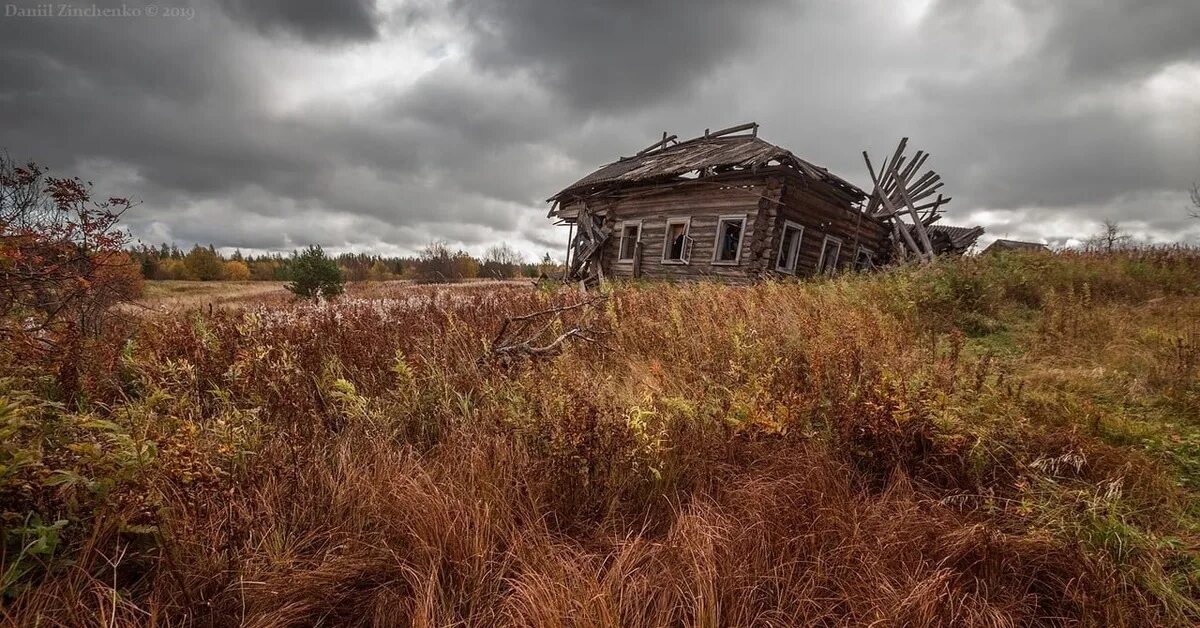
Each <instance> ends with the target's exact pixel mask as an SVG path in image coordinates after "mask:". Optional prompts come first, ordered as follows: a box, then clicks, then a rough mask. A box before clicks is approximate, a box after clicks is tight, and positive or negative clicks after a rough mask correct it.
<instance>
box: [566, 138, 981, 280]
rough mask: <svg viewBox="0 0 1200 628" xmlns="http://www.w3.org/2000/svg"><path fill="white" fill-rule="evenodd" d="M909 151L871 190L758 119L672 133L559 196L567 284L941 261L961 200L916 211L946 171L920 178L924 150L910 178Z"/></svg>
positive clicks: (744, 276)
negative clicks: (942, 224) (940, 220)
mask: <svg viewBox="0 0 1200 628" xmlns="http://www.w3.org/2000/svg"><path fill="white" fill-rule="evenodd" d="M903 148H904V143H903V142H902V143H901V147H900V149H898V150H897V153H896V155H895V156H894V157H893V158H892V159H891V165H892V167H891V168H881V169H880V172H879V177H876V176H875V173H874V170H872V179H873V180H874V181H875V183H876V192H875V194H874V195H868V194H867V193H866V192H864V191H863V190H862V189H860V188H858V187H857V186H855V185H854V184H852V183H850V182H848V181H846V180H845V179H843V178H841V177H839V176H837V175H835V174H833V173H831V172H829V171H828V170H827V169H825V168H822V167H820V166H817V165H814V164H812V163H810V162H808V161H805V160H804V159H801V158H799V157H797V156H796V155H794V154H792V153H791V152H790V151H788V150H786V149H784V148H781V147H779V146H776V145H774V144H771V143H768V142H766V141H764V140H762V139H760V138H759V137H758V124H756V123H750V124H745V125H741V126H736V127H732V128H729V129H725V130H722V131H717V132H715V133H710V132H707V131H706V132H705V133H704V135H702V136H700V137H696V138H693V139H690V140H686V141H677V138H676V136H673V135H672V136H668V135H667V134H666V133H663V137H662V139H660V140H659V141H657V142H655V143H654V144H653V145H651V146H649V147H647V148H646V149H644V150H642V151H640V152H638V153H637V154H635V155H634V156H632V157H622V158H620V159H619V160H617V161H615V162H613V163H611V164H608V165H606V166H603V167H601V168H600V169H598V170H596V171H595V172H593V173H591V174H589V175H587V176H585V177H583V178H582V179H580V180H579V181H577V182H575V183H573V184H571V185H570V186H568V187H567V188H566V189H564V190H562V191H560V192H559V193H557V194H555V195H554V196H553V197H551V198H550V199H549V201H548V202H550V203H551V208H550V213H549V216H550V217H551V218H555V219H557V220H559V221H560V222H559V223H558V224H566V225H569V229H568V231H569V235H568V260H567V269H568V270H567V278H568V279H569V280H575V281H593V280H604V279H605V278H606V277H607V278H635V277H645V278H651V279H686V278H698V277H715V278H723V279H728V280H734V281H737V280H752V279H755V278H760V277H766V276H792V275H800V276H804V275H814V274H818V273H828V274H832V273H835V272H838V271H840V270H845V269H858V270H865V269H870V268H873V267H874V266H876V265H878V264H881V263H884V262H886V261H888V260H890V259H893V258H894V257H895V256H896V255H900V256H904V255H905V251H909V252H911V253H912V254H914V255H922V256H925V257H927V258H931V257H932V256H933V255H934V254H936V253H937V252H939V251H936V250H935V247H934V246H933V244H932V240H930V238H929V237H928V230H927V229H926V228H925V227H926V226H927V225H928V224H930V223H931V222H933V221H934V220H936V219H937V216H938V214H937V209H938V207H939V206H940V205H942V204H944V203H945V202H946V201H948V200H949V199H943V198H942V197H941V195H938V198H937V200H936V201H934V202H932V203H928V204H926V205H925V206H923V207H916V206H914V205H912V203H911V201H913V200H914V198H925V197H926V196H928V195H930V194H932V193H933V192H934V191H936V190H937V188H939V187H940V186H941V184H940V183H937V176H936V174H934V173H927V174H926V176H924V177H920V178H917V177H915V176H914V175H915V173H916V170H917V169H918V168H919V167H920V162H923V161H924V159H923V158H922V153H920V152H918V154H917V155H916V157H915V158H914V159H913V160H912V161H911V162H909V163H908V167H907V168H905V169H904V170H903V171H901V166H902V165H903V163H904V158H903V157H902V156H901V153H902V151H903ZM864 157H865V153H864ZM868 167H870V161H869V159H868ZM918 183H919V186H920V187H919V188H918V187H917V186H916V185H914V184H918ZM902 199H903V201H905V202H908V205H907V207H908V208H910V209H912V212H911V214H912V217H913V220H914V223H915V224H914V225H906V226H907V228H900V226H899V225H900V224H905V223H902V222H900V214H901V213H902V212H903V209H902V208H901V209H898V208H897V206H898V205H901V203H902ZM918 211H926V214H925V215H926V218H925V219H924V221H922V219H921V218H920V214H919V213H918ZM917 225H920V226H919V227H918V226H917ZM914 229H915V231H914ZM968 231H970V233H955V236H956V238H949V237H947V238H946V242H945V246H944V247H942V248H943V249H944V251H946V252H952V251H953V250H954V249H956V248H958V247H957V245H956V244H955V243H956V242H959V239H957V237H958V236H961V237H962V238H968V237H969V239H970V242H971V243H973V242H974V239H975V238H977V237H978V233H975V231H974V230H968ZM978 231H979V233H982V229H978ZM913 233H916V234H917V235H915V236H914V235H912V234H913ZM972 236H973V237H972ZM901 240H903V241H904V242H907V248H906V245H905V244H904V242H901ZM922 241H923V242H924V245H922V244H921V242H922ZM966 246H967V247H969V246H970V244H969V243H968V244H967V245H966ZM961 248H962V250H965V248H966V247H961ZM958 252H961V251H958Z"/></svg>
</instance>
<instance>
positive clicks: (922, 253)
mask: <svg viewBox="0 0 1200 628" xmlns="http://www.w3.org/2000/svg"><path fill="white" fill-rule="evenodd" d="M907 146H908V138H907V137H906V138H904V139H902V140H900V145H899V146H897V147H896V152H894V153H893V154H892V155H891V156H890V157H888V158H886V159H884V160H883V163H882V164H880V166H879V170H878V171H876V170H875V167H874V166H873V165H872V163H871V157H870V156H869V155H867V152H866V151H863V160H864V161H866V163H867V172H868V173H870V175H871V182H872V183H873V184H874V186H875V188H874V191H873V192H872V193H871V197H870V200H868V201H867V207H866V210H865V211H866V213H867V214H868V215H871V216H875V217H876V218H880V219H886V220H888V221H889V222H891V224H892V242H893V246H895V248H896V250H895V251H894V252H893V253H894V258H895V259H896V261H904V260H908V259H918V260H920V261H925V262H927V261H932V260H933V258H934V257H935V256H936V255H937V254H938V253H939V251H938V250H937V248H936V247H935V246H934V243H933V241H932V240H931V239H930V235H929V227H930V226H931V225H933V223H935V222H937V221H938V220H940V219H941V217H942V212H941V207H942V206H943V205H945V204H946V203H948V202H949V201H950V198H948V197H943V196H942V195H941V194H939V193H938V190H940V189H941V187H942V185H943V183H942V180H941V179H942V177H941V175H939V174H938V173H936V172H934V171H933V170H928V171H925V172H924V173H921V168H922V167H923V166H924V165H925V160H927V159H928V158H929V153H926V152H925V151H920V150H919V151H917V152H916V153H915V154H914V155H913V156H912V158H911V159H910V158H909V157H908V156H906V155H905V154H904V150H905V148H907ZM919 173H920V174H919ZM934 194H937V198H933V199H932V200H931V199H930V197H932V196H933V195H934ZM906 217H907V219H908V220H909V222H908V223H906V222H905V218H906Z"/></svg>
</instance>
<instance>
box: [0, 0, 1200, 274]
mask: <svg viewBox="0 0 1200 628" xmlns="http://www.w3.org/2000/svg"><path fill="white" fill-rule="evenodd" d="M126 3H127V4H128V0H126ZM920 4H921V3H919V2H917V1H916V0H912V1H909V2H900V3H897V4H895V5H894V7H893V10H891V11H888V12H883V11H880V10H878V7H876V6H875V5H874V3H873V2H870V1H868V0H846V1H844V2H838V3H831V4H828V5H824V6H822V8H821V10H820V11H816V10H811V11H810V10H806V4H805V3H786V2H766V1H763V2H749V3H739V4H736V5H735V4H731V3H718V2H708V1H694V2H682V1H681V2H665V1H652V2H637V3H635V2H603V3H601V2H589V3H576V2H548V1H547V2H534V1H532V0H512V1H507V0H506V1H497V2H495V3H484V2H483V1H482V0H479V1H478V2H476V1H474V0H457V1H456V2H454V3H452V4H450V5H446V4H444V3H442V2H438V1H435V0H408V1H407V2H404V3H402V4H399V5H396V4H394V3H385V2H381V3H380V6H379V7H376V6H375V4H374V3H349V4H345V3H327V4H326V3H312V4H311V5H306V4H305V3H282V2H268V3H265V4H259V3H253V4H252V3H250V2H249V1H248V0H247V1H246V2H244V3H243V2H239V3H232V2H230V1H226V0H210V1H209V2H197V3H195V4H194V8H195V9H196V11H195V16H194V18H193V19H187V20H184V19H178V20H170V19H162V20H156V21H149V20H96V19H92V20H87V19H74V20H53V19H43V20H33V19H15V18H0V76H3V80H2V81H0V118H2V119H3V120H5V123H6V124H5V128H4V131H3V135H2V136H0V148H6V149H7V150H8V151H9V152H10V153H11V154H12V155H13V156H14V157H17V158H20V159H26V158H32V159H37V160H39V161H42V162H45V163H48V164H50V165H52V166H53V167H54V168H55V170H56V171H58V172H62V173H71V174H79V175H80V176H82V177H85V178H88V179H92V180H94V181H96V182H97V184H98V186H100V187H101V190H102V191H104V192H106V193H114V194H129V195H133V196H135V197H138V198H140V199H141V200H142V201H143V204H142V205H141V206H140V207H139V208H138V209H137V210H135V211H133V212H130V214H128V215H127V216H128V219H129V222H130V225H131V227H132V228H133V230H134V231H135V232H136V233H137V234H138V235H139V236H140V237H143V238H145V239H147V240H148V241H153V242H157V241H160V240H162V239H173V240H176V241H178V242H179V243H180V244H181V245H187V244H190V243H191V242H202V243H208V242H212V243H213V244H216V245H217V246H229V247H235V246H236V247H242V248H253V249H279V250H288V249H291V248H293V247H296V246H302V245H304V244H307V243H310V242H317V243H321V244H323V245H325V246H327V247H332V248H336V249H354V250H365V249H371V250H379V251H385V252H408V251H413V250H415V249H417V248H419V247H420V246H421V245H423V244H424V243H426V242H428V241H429V240H431V239H434V238H439V239H447V240H450V241H451V243H452V244H453V245H455V246H465V247H470V248H474V249H476V250H480V251H481V250H482V249H483V248H484V247H486V246H487V245H489V244H492V243H495V242H498V241H508V242H511V243H513V244H515V245H517V246H519V247H521V248H522V249H524V250H525V251H526V252H527V253H529V254H530V255H534V254H538V255H540V253H541V252H542V251H544V250H547V249H548V250H551V251H553V252H554V253H555V254H561V251H562V250H563V248H565V245H564V241H565V237H566V236H565V233H560V232H559V231H558V230H557V229H555V228H554V227H552V226H551V225H550V224H549V222H548V221H547V220H546V218H545V211H546V207H545V204H544V202H543V199H545V198H546V197H548V196H550V195H551V194H553V193H554V192H556V191H557V190H558V189H559V188H561V187H563V186H565V185H567V184H569V183H571V182H572V181H574V180H576V179H578V178H579V177H580V176H582V175H584V174H586V173H587V172H588V171H590V170H591V169H593V168H595V167H597V166H599V165H600V164H602V163H606V162H608V161H611V160H612V159H614V158H616V157H617V156H618V155H622V154H629V153H631V152H632V151H634V150H637V149H638V148H641V147H642V146H644V145H645V144H647V143H648V142H649V141H650V140H651V139H653V138H655V137H656V136H657V135H658V134H659V133H660V132H661V131H663V130H669V131H671V132H673V133H679V134H681V135H688V134H696V133H700V132H702V131H703V129H704V128H705V127H713V128H716V127H722V126H727V125H731V124H736V123H739V122H742V121H746V120H757V121H758V122H760V123H762V125H763V126H762V129H761V133H762V134H763V136H764V137H766V138H767V139H768V140H771V141H774V142H776V143H779V144H781V145H784V146H786V147H788V148H791V149H793V150H794V151H796V152H797V153H799V154H801V155H803V156H805V157H807V158H810V159H812V160H813V161H815V162H817V163H821V164H823V165H826V166H829V167H831V168H832V169H833V170H835V171H836V172H839V173H841V174H844V175H845V176H847V177H849V178H850V179H852V180H854V181H856V182H858V183H859V184H861V185H865V184H866V181H865V178H866V177H865V169H864V167H863V166H862V163H861V156H860V154H859V153H860V151H861V150H862V149H863V148H868V149H870V150H871V151H872V152H883V151H887V150H890V149H891V148H893V147H894V142H895V140H897V139H898V138H899V137H900V136H902V135H907V136H910V137H912V138H913V143H914V144H915V145H917V146H919V147H921V148H925V149H927V150H930V151H931V152H932V153H933V158H932V160H931V165H933V166H934V167H936V168H937V169H938V170H939V171H940V172H942V174H943V176H944V177H945V179H946V181H947V190H948V192H949V193H951V194H952V195H953V196H954V197H955V200H954V202H953V204H952V210H951V211H952V212H953V213H952V215H951V216H950V217H948V221H951V222H960V223H971V224H974V223H977V222H978V223H983V224H984V225H985V226H987V227H988V228H989V230H990V231H991V232H992V234H993V235H1008V236H1009V237H1018V238H1035V239H1036V238H1041V237H1045V238H1047V239H1051V240H1054V241H1057V242H1066V241H1068V240H1069V238H1071V237H1075V236H1077V235H1085V234H1086V233H1088V232H1089V231H1090V230H1092V229H1094V228H1095V227H1096V226H1097V224H1098V222H1099V221H1100V220H1103V219H1104V218H1114V219H1118V220H1121V221H1123V222H1124V223H1125V224H1126V225H1127V226H1129V228H1130V229H1132V230H1135V231H1136V232H1138V233H1140V234H1142V235H1144V236H1146V237H1152V238H1157V239H1168V238H1185V239H1187V238H1192V239H1194V238H1196V237H1197V236H1200V221H1190V220H1189V219H1187V218H1186V214H1185V212H1184V206H1185V204H1186V189H1187V186H1188V185H1189V184H1190V182H1191V181H1192V179H1193V178H1197V177H1200V148H1198V147H1200V50H1198V49H1197V45H1196V40H1195V38H1194V37H1188V36H1186V35H1188V34H1190V33H1195V32H1200V16H1198V15H1197V13H1198V10H1197V9H1198V8H1200V5H1198V4H1196V3H1195V2H1193V1H1191V0H1176V1H1175V2H1165V1H1159V0H1156V1H1154V2H1149V3H1134V2H1132V0H1128V1H1121V2H1114V3H1104V4H1103V5H1101V4H1099V3H1093V2H1082V1H1080V2H1065V3H1042V2H1032V1H1030V0H1008V1H1004V0H990V1H987V2H983V1H979V2H948V1H947V2H942V3H936V2H935V3H931V5H930V6H929V7H928V8H926V9H924V11H923V12H922V11H919V10H918V9H919V8H920ZM131 6H133V5H131ZM305 7H307V8H305ZM280 35H284V36H280ZM314 43H316V44H318V45H313V44H314Z"/></svg>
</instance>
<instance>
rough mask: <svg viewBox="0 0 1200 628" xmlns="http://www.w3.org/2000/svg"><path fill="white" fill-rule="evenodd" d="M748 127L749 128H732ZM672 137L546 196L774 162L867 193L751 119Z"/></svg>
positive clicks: (556, 197)
mask: <svg viewBox="0 0 1200 628" xmlns="http://www.w3.org/2000/svg"><path fill="white" fill-rule="evenodd" d="M748 129H751V130H752V131H751V132H750V133H740V134H736V135H734V134H732V133H733V132H736V131H744V130H748ZM673 139H674V136H672V137H670V138H668V137H666V136H665V135H664V137H663V139H662V140H661V141H659V142H658V143H656V144H654V145H652V146H651V147H650V148H647V149H646V150H643V151H642V152H640V153H638V154H636V155H634V156H633V157H622V158H621V159H618V160H617V161H614V162H612V163H610V164H608V165H606V166H603V167H601V168H600V169H599V170H596V171H595V172H593V173H591V174H589V175H587V176H586V177H583V178H582V179H580V180H578V181H576V182H575V183H572V184H571V185H569V186H567V187H566V188H565V189H563V190H562V191H560V192H559V193H558V194H555V195H554V196H552V197H550V199H548V200H549V201H559V200H565V199H567V198H568V197H571V196H584V195H587V194H590V193H592V192H596V191H600V190H604V189H611V188H613V187H620V186H622V185H628V184H635V183H643V182H650V181H656V180H673V179H675V178H677V177H679V176H680V175H683V174H686V173H689V172H692V171H696V170H706V169H714V170H718V171H722V170H756V169H758V168H761V167H764V166H775V165H779V166H784V167H790V168H793V169H795V170H797V171H799V172H800V173H801V174H802V175H804V176H806V177H808V178H810V179H814V180H817V181H824V182H826V183H829V184H831V185H834V186H835V187H838V188H841V189H842V190H844V191H845V192H847V193H849V194H850V195H851V196H853V197H855V198H856V199H862V198H866V193H865V192H863V191H862V190H861V189H859V188H858V187H856V186H855V185H854V184H852V183H850V182H848V181H846V180H845V179H842V178H841V177H839V176H837V175H835V174H833V173H831V172H829V171H828V170H827V169H825V168H822V167H821V166H818V165H815V164H813V163H810V162H808V161H805V160H803V159H801V158H799V157H797V156H796V155H794V154H792V153H791V151H788V150H787V149H784V148H780V147H779V146H776V145H774V144H771V143H770V142H766V141H763V140H761V139H759V137H758V124H756V123H750V124H746V125H741V126H738V127H733V128H731V129H727V130H725V131H718V132H717V133H711V134H705V135H702V136H700V137H697V138H693V139H690V140H687V141H684V142H679V143H676V144H671V143H670V142H671V141H672V140H673Z"/></svg>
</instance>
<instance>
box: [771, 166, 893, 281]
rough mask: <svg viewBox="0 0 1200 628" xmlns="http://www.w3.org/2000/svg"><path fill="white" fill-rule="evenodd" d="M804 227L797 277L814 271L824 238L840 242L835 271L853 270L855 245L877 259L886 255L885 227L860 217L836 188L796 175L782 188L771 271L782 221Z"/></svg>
mask: <svg viewBox="0 0 1200 628" xmlns="http://www.w3.org/2000/svg"><path fill="white" fill-rule="evenodd" d="M785 220H787V221H791V222H794V223H797V224H799V225H801V226H802V227H804V234H803V236H802V237H801V239H800V255H799V257H798V259H797V260H796V275H798V276H806V275H811V274H813V273H815V272H816V271H817V262H818V261H819V260H820V257H821V247H822V246H823V245H824V242H825V236H827V235H829V236H833V237H835V238H838V239H840V240H841V241H842V249H841V253H840V255H839V256H838V270H839V272H840V271H841V270H844V269H847V268H853V265H854V259H855V255H856V253H857V248H858V246H860V245H861V246H863V247H865V248H866V249H867V250H869V251H871V252H873V253H874V255H875V256H876V258H877V259H878V258H879V256H881V255H883V254H885V253H886V251H885V250H884V249H885V247H886V245H887V237H888V233H889V232H888V228H887V226H885V225H884V224H883V223H882V222H880V221H879V220H877V219H874V218H871V217H869V216H865V215H861V213H860V212H859V211H858V210H857V209H856V208H855V207H854V205H853V203H852V199H850V198H848V197H846V196H845V195H843V194H840V193H839V192H838V191H837V190H836V189H834V188H832V187H830V186H828V185H825V184H823V183H819V182H811V181H809V180H806V179H804V178H801V177H799V176H788V177H787V180H786V182H785V183H784V186H783V194H782V197H781V205H780V208H779V212H778V215H777V217H776V221H775V224H774V228H773V232H772V235H773V236H774V237H773V239H772V256H771V262H770V268H771V269H772V270H774V269H775V266H776V264H775V260H776V259H777V258H778V255H779V244H780V238H781V237H782V233H783V224H784V221H785Z"/></svg>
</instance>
